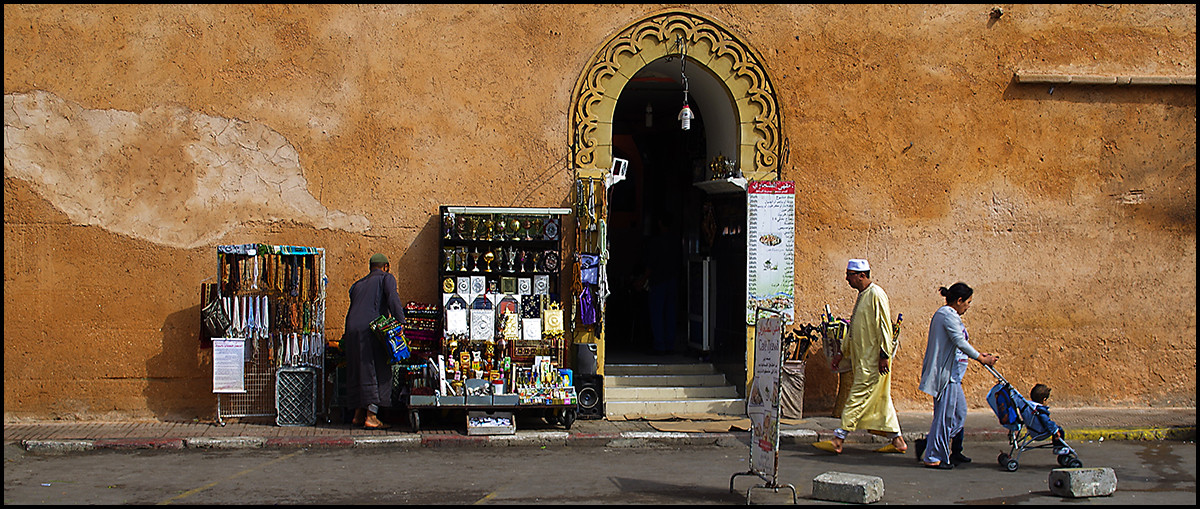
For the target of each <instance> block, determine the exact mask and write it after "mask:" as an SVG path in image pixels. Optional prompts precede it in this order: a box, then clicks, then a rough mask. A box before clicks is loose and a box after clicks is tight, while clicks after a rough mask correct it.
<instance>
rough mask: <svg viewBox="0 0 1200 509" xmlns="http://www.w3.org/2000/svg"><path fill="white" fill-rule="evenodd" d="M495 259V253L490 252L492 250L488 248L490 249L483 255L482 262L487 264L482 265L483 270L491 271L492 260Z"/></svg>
mask: <svg viewBox="0 0 1200 509" xmlns="http://www.w3.org/2000/svg"><path fill="white" fill-rule="evenodd" d="M495 259H496V255H495V253H492V250H490V249H489V250H488V252H487V253H486V254H484V255H483V262H484V263H486V264H487V265H484V267H483V271H484V272H491V271H492V260H495Z"/></svg>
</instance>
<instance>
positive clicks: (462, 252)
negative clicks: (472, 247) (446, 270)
mask: <svg viewBox="0 0 1200 509" xmlns="http://www.w3.org/2000/svg"><path fill="white" fill-rule="evenodd" d="M454 251H455V252H456V253H457V254H458V256H456V257H455V258H456V259H457V260H458V270H460V271H464V272H465V271H466V270H467V248H465V247H456V248H454Z"/></svg>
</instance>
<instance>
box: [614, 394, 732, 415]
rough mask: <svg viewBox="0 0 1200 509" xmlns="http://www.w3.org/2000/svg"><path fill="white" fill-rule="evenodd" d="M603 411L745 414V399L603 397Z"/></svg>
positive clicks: (655, 413) (643, 413) (646, 413)
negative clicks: (613, 398) (649, 399)
mask: <svg viewBox="0 0 1200 509" xmlns="http://www.w3.org/2000/svg"><path fill="white" fill-rule="evenodd" d="M604 413H605V414H607V415H608V416H624V415H629V414H641V415H661V414H673V413H677V414H692V413H714V414H722V415H746V400H744V399H734V398H714V399H687V400H676V401H609V400H608V398H605V401H604Z"/></svg>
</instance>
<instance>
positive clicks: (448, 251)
mask: <svg viewBox="0 0 1200 509" xmlns="http://www.w3.org/2000/svg"><path fill="white" fill-rule="evenodd" d="M447 232H449V230H447ZM442 255H443V256H444V257H445V265H443V267H445V268H444V269H443V270H445V271H446V272H450V271H452V270H454V248H452V247H443V248H442Z"/></svg>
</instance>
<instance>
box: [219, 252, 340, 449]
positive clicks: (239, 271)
mask: <svg viewBox="0 0 1200 509" xmlns="http://www.w3.org/2000/svg"><path fill="white" fill-rule="evenodd" d="M217 267H218V271H217V283H216V284H215V285H209V286H205V287H204V288H205V289H206V290H205V291H204V295H203V296H202V298H203V300H204V303H205V306H204V312H203V313H202V314H203V315H204V316H202V318H203V320H204V322H205V325H206V328H207V329H208V330H209V332H210V334H211V335H212V336H213V338H212V340H213V392H214V393H216V394H217V415H216V422H217V424H220V425H222V426H224V425H225V420H224V419H225V418H227V417H275V422H276V424H278V425H280V426H311V425H313V424H315V423H316V420H317V415H318V413H323V410H322V409H323V408H324V405H325V394H324V390H323V389H324V384H323V383H322V382H321V381H322V380H323V371H324V366H323V365H324V356H325V287H326V283H327V280H326V277H325V250H324V249H323V248H315V247H300V246H274V245H267V244H239V245H227V246H217ZM214 316H220V318H222V319H221V320H214V319H213V317H214ZM214 323H220V324H221V325H220V326H214V325H212V324H214Z"/></svg>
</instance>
